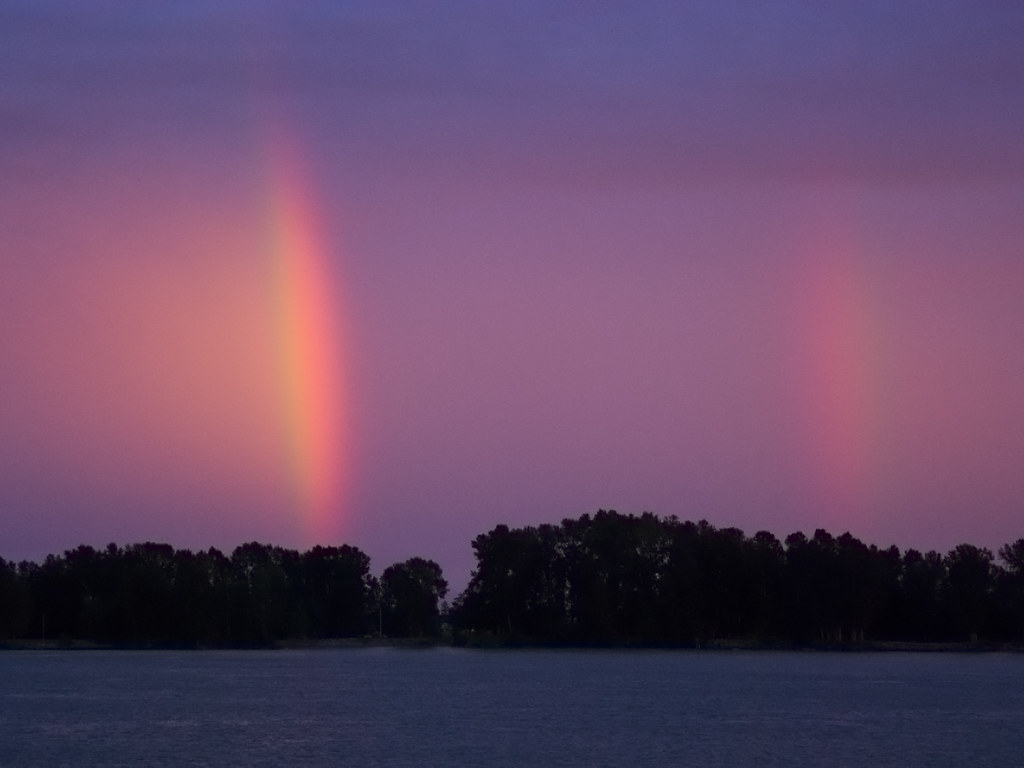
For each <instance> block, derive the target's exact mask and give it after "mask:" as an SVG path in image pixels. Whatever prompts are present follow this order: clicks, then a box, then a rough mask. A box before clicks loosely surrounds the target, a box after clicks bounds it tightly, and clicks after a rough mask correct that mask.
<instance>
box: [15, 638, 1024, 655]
mask: <svg viewBox="0 0 1024 768" xmlns="http://www.w3.org/2000/svg"><path fill="white" fill-rule="evenodd" d="M362 648H399V649H413V650H415V649H420V650H424V649H426V650H429V649H434V648H462V649H467V650H505V651H519V650H523V651H529V650H564V651H600V650H607V651H693V652H722V651H762V652H769V653H770V652H790V653H794V652H809V653H851V654H857V653H950V654H963V653H975V654H979V653H1024V646H1021V645H1014V644H1009V643H992V642H919V641H902V640H879V641H865V642H859V643H807V644H799V643H762V642H754V641H746V640H743V639H722V640H712V641H707V642H702V643H698V644H693V645H658V644H645V643H539V642H525V641H507V642H497V641H495V642H471V643H452V642H449V641H447V640H444V639H441V638H429V637H428V638H387V637H384V638H380V637H364V638H326V639H320V640H282V641H279V642H275V643H271V644H268V645H224V646H195V645H174V644H159V643H153V644H148V645H138V644H134V645H133V644H126V645H121V644H117V643H100V642H96V641H93V640H67V639H63V640H24V639H22V640H3V641H0V653H2V652H4V651H195V652H202V651H249V650H259V651H278V650H337V649H362Z"/></svg>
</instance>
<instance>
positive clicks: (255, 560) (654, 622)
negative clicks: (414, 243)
mask: <svg viewBox="0 0 1024 768" xmlns="http://www.w3.org/2000/svg"><path fill="white" fill-rule="evenodd" d="M472 547H473V551H474V554H475V557H476V568H475V570H474V571H473V574H472V577H471V580H470V582H469V585H468V586H467V588H466V589H465V591H464V592H463V593H462V594H460V595H458V596H457V597H456V598H455V600H454V601H453V603H452V604H451V605H450V606H449V605H448V604H447V603H446V602H445V598H446V596H447V592H448V585H447V582H446V581H445V579H444V577H443V574H442V571H441V568H440V567H439V566H438V565H437V563H434V562H432V561H430V560H425V559H423V558H412V559H410V560H407V561H405V562H402V563H395V564H394V565H391V566H389V567H388V568H386V569H385V570H384V571H383V573H382V574H381V576H380V577H379V578H377V577H374V576H373V575H372V574H371V571H370V558H369V557H368V556H367V555H366V554H364V553H363V552H361V551H360V550H358V549H357V548H355V547H351V546H347V545H346V546H339V547H321V546H317V547H314V548H313V549H311V550H309V551H308V552H305V553H299V552H297V551H294V550H288V549H282V548H280V547H275V546H270V545H265V544H258V543H249V544H245V545H243V546H240V547H238V548H236V549H235V550H234V551H233V552H232V553H231V555H230V556H226V555H224V554H223V553H221V552H219V551H218V550H216V549H209V550H206V551H203V552H196V553H193V552H190V551H188V550H175V549H174V548H173V547H171V546H170V545H167V544H153V543H145V544H134V545H130V546H127V547H123V548H122V547H118V546H116V545H114V544H110V545H108V546H107V547H106V548H104V549H99V550H97V549H94V548H92V547H89V546H80V547H78V548H76V549H73V550H69V551H67V552H65V553H64V554H63V555H62V556H57V555H50V556H49V557H47V558H46V560H45V561H44V562H42V563H38V564H37V563H31V562H21V563H18V564H15V563H10V562H6V561H4V560H3V559H0V641H7V642H11V641H19V640H20V641H42V640H51V641H52V640H64V641H73V640H88V641H93V642H96V643H101V644H109V645H115V646H129V647H150V646H176V647H229V646H230V647H239V646H266V645H275V644H279V643H282V642H288V641H320V640H327V639H331V638H365V637H388V638H436V639H438V640H443V641H445V642H456V643H470V644H563V645H659V646H700V645H704V644H714V643H717V642H721V641H723V640H734V641H743V642H745V643H758V644H763V645H785V646H792V645H836V644H841V645H858V644H864V643H870V642H883V641H897V642H914V643H918V642H925V643H939V642H947V643H948V642H956V643H965V642H969V643H987V644H1006V643H1009V644H1014V645H1020V644H1021V643H1022V642H1024V539H1019V540H1017V541H1016V542H1014V543H1012V544H1008V545H1006V546H1004V547H1002V548H1000V550H999V552H998V561H997V559H996V557H995V556H994V555H993V553H992V552H991V551H990V550H988V549H984V548H980V547H976V546H973V545H970V544H961V545H960V546H957V547H956V548H955V549H953V550H952V551H950V552H948V553H946V554H945V555H942V554H940V553H938V552H927V553H924V554H922V553H921V552H918V551H916V550H913V549H910V550H907V551H906V552H903V553H901V552H900V551H899V550H898V549H897V548H896V547H889V548H888V549H879V548H877V547H876V546H874V545H865V544H864V543H862V542H861V541H859V540H857V539H856V538H854V537H853V536H851V535H850V534H849V533H844V534H843V535H841V536H838V537H836V536H833V535H832V534H830V533H828V532H826V531H824V530H817V531H815V533H814V535H813V536H812V537H811V538H808V537H807V536H805V535H804V534H802V533H793V534H791V535H789V536H787V537H786V539H785V541H784V542H780V541H779V540H778V539H777V538H776V537H775V536H774V535H773V534H771V533H768V532H767V531H760V532H758V533H756V534H754V535H753V536H752V537H748V536H746V535H745V534H744V533H743V532H742V531H740V530H738V529H736V528H715V527H714V526H712V525H710V524H709V523H707V522H706V521H703V520H702V521H700V522H698V523H693V522H682V521H680V520H678V519H677V518H675V517H669V518H665V519H662V518H659V517H658V516H656V515H653V514H650V513H644V514H642V515H639V516H636V515H622V514H619V513H617V512H614V511H603V510H602V511H599V512H597V513H596V514H594V515H583V516H582V517H580V518H578V519H574V520H572V519H567V520H563V521H562V522H561V523H560V524H558V525H540V526H528V527H523V528H509V527H508V526H505V525H499V526H497V527H496V528H494V529H493V530H492V531H490V532H488V533H485V534H481V535H480V536H478V537H477V538H476V539H475V540H474V541H473V542H472Z"/></svg>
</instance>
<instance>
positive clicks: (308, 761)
mask: <svg viewBox="0 0 1024 768" xmlns="http://www.w3.org/2000/svg"><path fill="white" fill-rule="evenodd" d="M1022 754H1024V656H1019V655H1009V654H979V655H956V654H909V653H891V654H829V653H786V652H764V653H762V652H693V651H690V652H669V651H652V652H632V651H472V650H458V649H431V650H399V649H389V648H366V649H331V650H326V649H324V650H310V651H300V650H289V651H199V652H156V651H149V652H113V651H112V652H106V651H89V652H68V651H65V652H34V651H24V652H6V653H0V765H3V766H12V767H13V766H62V765H66V766H72V765H74V766H100V765H102V766H127V765H132V766H139V765H147V766H172V765H173V766H189V765H195V766H200V765H203V766H205V765H210V766H234V765H237V766H282V765H301V766H326V765H351V766H359V767H360V768H363V767H364V766H365V767H369V766H487V767H488V768H496V767H498V766H588V768H589V767H591V766H659V767H660V766H688V765H693V766H702V768H703V767H707V766H744V765H758V766H793V765H816V766H817V765H825V764H829V765H839V766H844V765H851V766H852V765H857V766H888V765H892V766H897V765H898V766H963V765H970V766H988V765H991V766H996V765H998V766H1000V767H1001V768H1005V766H1007V765H1015V764H1017V762H1018V761H1019V759H1020V756H1021V755H1022Z"/></svg>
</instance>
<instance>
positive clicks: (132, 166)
mask: <svg viewBox="0 0 1024 768" xmlns="http://www.w3.org/2000/svg"><path fill="white" fill-rule="evenodd" d="M642 6H643V7H642V8H638V7H631V6H628V5H627V6H622V7H619V6H614V5H608V4H598V5H595V6H594V8H593V9H591V10H588V11H576V10H572V6H571V5H570V4H561V3H554V4H552V3H533V2H525V3H517V4H511V5H510V4H504V3H468V2H467V3H462V2H451V3H447V4H444V5H443V6H439V7H438V8H437V9H434V10H428V9H427V8H426V7H424V8H419V7H418V6H415V5H410V6H405V7H402V6H394V7H391V6H389V9H387V10H385V9H383V8H378V7H377V6H376V5H373V4H366V5H362V4H353V5H350V6H349V5H346V6H333V5H324V6H323V7H309V8H302V9H293V8H292V7H291V6H290V4H286V3H271V2H265V3H256V4H251V3H233V2H225V3H219V4H217V5H216V6H208V5H206V4H200V3H190V2H186V3H181V4H177V5H175V6H174V8H173V9H160V10H156V9H142V10H138V9H136V10H117V6H116V5H113V6H112V5H105V6H103V8H102V9H99V7H96V8H93V7H92V6H89V7H88V8H87V7H84V6H81V5H80V4H75V3H66V4H65V3H50V4H48V5H47V6H46V7H45V8H37V7H36V6H35V5H34V4H29V3H20V2H15V3H9V4H6V5H5V6H4V8H3V10H0V49H2V50H4V51H5V52H6V53H5V60H6V61H8V63H9V65H8V66H5V67H3V68H2V69H0V139H2V140H0V360H2V361H3V362H2V366H0V395H2V397H0V435H2V436H3V440H2V441H0V520H2V526H0V532H2V535H0V556H3V557H5V558H8V559H16V560H17V559H22V558H28V559H39V558H41V557H43V556H45V555H46V554H47V553H50V552H54V553H59V552H62V551H63V550H65V549H68V548H71V547H73V546H76V545H78V544H80V543H88V544H92V545H94V546H102V545H105V544H106V543H107V542H109V541H114V542H117V543H120V544H126V543H131V542H137V541H145V540H154V541H166V542H168V543H171V544H173V545H175V546H179V547H188V548H193V549H194V548H205V547H208V546H216V547H219V548H222V549H224V550H226V551H230V550H231V549H232V548H233V547H235V546H236V545H238V544H240V543H243V542H247V541H252V540H257V541H264V542H268V543H273V544H280V545H282V546H288V547H295V548H300V549H305V548H308V547H311V546H312V545H314V544H340V543H349V544H353V545H355V546H358V547H360V548H362V549H363V550H364V551H366V552H367V553H368V554H370V555H371V557H372V558H373V563H374V570H375V571H376V572H378V573H379V572H380V571H381V570H382V569H383V568H384V567H386V566H387V565H389V564H390V563H392V562H395V561H397V560H400V559H405V558H407V557H411V556H414V555H419V556H423V557H428V558H432V559H435V560H437V561H438V562H439V563H441V565H442V566H443V567H444V569H445V571H446V574H447V575H448V577H449V578H450V579H451V581H452V582H453V585H455V586H456V587H461V585H463V584H464V583H465V580H466V578H467V577H468V574H469V571H470V568H471V567H472V552H471V549H470V546H469V545H470V541H471V540H472V538H473V537H474V536H475V535H477V534H478V533H482V532H485V531H487V530H490V529H491V528H493V527H494V526H495V525H497V524H498V523H507V524H510V525H525V524H536V523H541V522H557V521H559V520H561V519H562V518H564V517H576V516H578V515H580V514H582V513H584V512H594V511H596V510H597V509H599V508H606V509H610V508H613V509H617V510H619V511H620V512H636V513H639V512H642V511H645V510H647V511H652V512H655V513H658V514H660V515H663V516H667V515H672V514H674V515H677V516H679V517H680V518H683V519H694V520H697V519H701V518H705V519H707V520H708V521H709V522H711V523H712V524H713V525H716V526H737V527H740V528H742V529H743V530H744V531H745V532H747V533H748V534H753V533H754V532H756V531H757V530H761V529H766V530H769V531H771V532H773V533H775V534H776V535H778V536H779V537H780V538H782V537H784V536H785V535H787V534H788V533H791V532H793V531H796V530H802V531H804V532H805V533H808V534H810V533H813V531H814V529H816V528H819V527H822V528H826V529H828V530H830V531H831V532H833V533H836V534H839V533H842V532H844V531H847V530H849V531H850V532H851V533H853V534H854V535H855V536H857V537H859V538H861V539H862V540H864V541H865V542H867V543H874V544H878V545H880V546H888V545H890V544H896V545H897V546H899V547H901V548H907V547H915V548H918V549H922V550H926V549H938V550H940V551H943V552H944V551H947V550H949V549H951V548H952V547H953V546H955V545H956V544H958V543H962V542H970V543H974V544H978V545H981V546H988V547H991V548H996V547H998V546H1000V545H1002V544H1004V543H1008V542H1010V541H1013V540H1015V539H1017V538H1020V537H1021V536H1024V471H1022V470H1021V468H1022V467H1024V343H1021V342H1022V339H1024V250H1022V248H1024V245H1022V244H1024V216H1021V211H1022V210H1024V144H1022V143H1021V141H1020V136H1022V135H1024V48H1022V46H1021V45H1020V40H1021V39H1024V10H1022V9H1018V8H1017V7H1015V6H1013V5H1012V4H1004V3H981V4H978V3H953V4H946V5H944V6H942V8H941V9H938V8H934V7H932V5H931V4H915V3H910V4H902V5H901V6H900V7H899V8H893V7H892V6H891V4H888V3H880V2H879V3H874V2H868V3H857V4H853V5H849V6H844V7H837V8H827V7H825V6H821V7H818V6H814V7H811V6H807V5H805V4H796V3H792V4H787V3H781V4H771V5H766V6H752V5H750V4H746V3H732V2H726V3H717V4H712V5H709V6H703V5H702V6H695V7H687V5H686V4H683V5H682V6H680V5H679V4H675V3H665V4H661V3H649V4H642ZM268 137H270V138H268ZM284 149H287V153H286V154H282V153H281V150H284ZM289 286H290V288H289Z"/></svg>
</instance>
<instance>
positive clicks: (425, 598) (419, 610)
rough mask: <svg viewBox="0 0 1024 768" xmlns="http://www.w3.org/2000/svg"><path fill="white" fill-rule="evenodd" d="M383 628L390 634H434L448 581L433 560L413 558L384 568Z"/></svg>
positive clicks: (438, 622)
mask: <svg viewBox="0 0 1024 768" xmlns="http://www.w3.org/2000/svg"><path fill="white" fill-rule="evenodd" d="M380 589H381V603H382V610H383V617H382V621H383V628H384V632H385V634H387V635H389V636H391V637H426V636H435V635H437V634H438V633H439V631H440V617H441V603H442V601H443V600H444V598H445V595H447V594H448V582H447V581H445V580H444V577H443V576H442V574H441V566H439V565H438V564H437V563H435V562H434V561H433V560H424V559H423V558H421V557H413V558H411V559H409V560H406V561H405V562H403V563H395V564H394V565H391V566H388V568H386V569H385V571H384V573H383V575H382V576H381V580H380Z"/></svg>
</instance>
